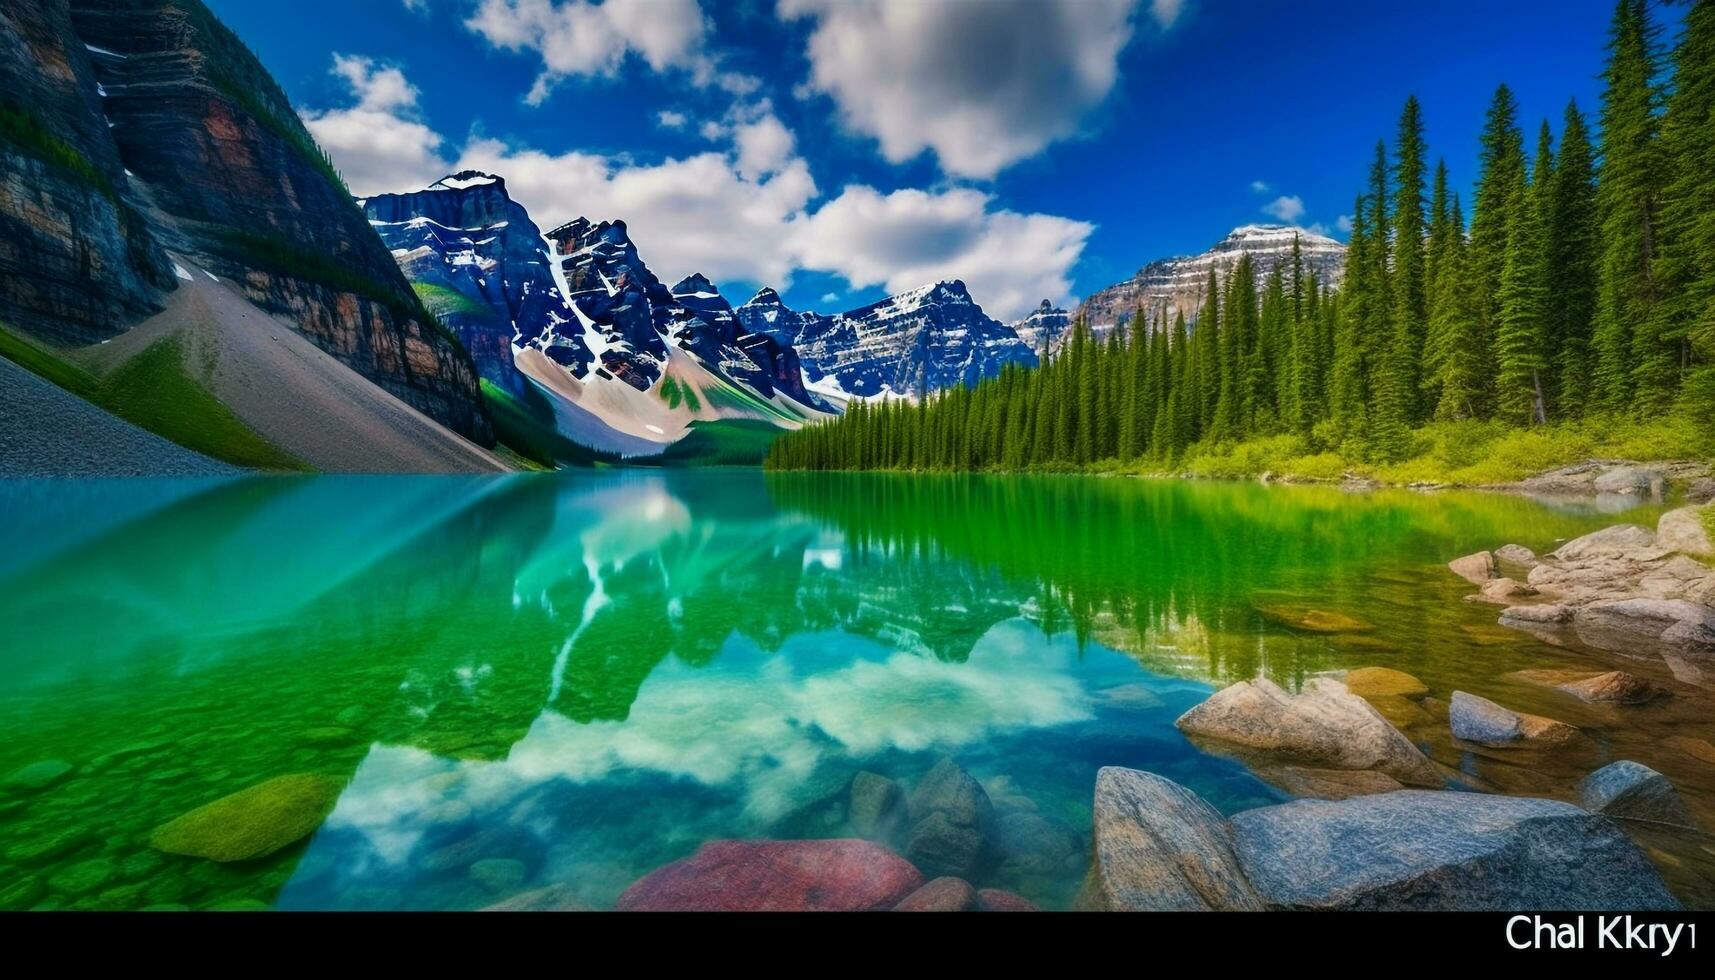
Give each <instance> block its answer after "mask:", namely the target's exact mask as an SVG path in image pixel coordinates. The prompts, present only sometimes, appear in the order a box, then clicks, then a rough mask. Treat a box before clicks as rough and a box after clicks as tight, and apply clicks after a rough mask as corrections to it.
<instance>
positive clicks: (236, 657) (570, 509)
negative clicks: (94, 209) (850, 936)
mask: <svg viewBox="0 0 1715 980" xmlns="http://www.w3.org/2000/svg"><path fill="white" fill-rule="evenodd" d="M1613 510H1614V508H1612V507H1597V506H1595V505H1592V504H1548V503H1542V502H1537V501H1532V500H1527V499H1524V498H1521V497H1513V496H1504V495H1489V494H1474V493H1472V494H1465V493H1442V494H1434V495H1426V494H1418V493H1411V492H1406V491H1377V492H1367V493H1351V492H1345V491H1341V490H1338V489H1333V488H1325V487H1281V486H1274V487H1264V486H1259V485H1253V484H1213V483H1184V482H1166V481H1159V482H1158V481H1144V480H1121V479H1095V478H1088V477H1065V478H1052V477H1041V478H1037V477H1007V478H998V477H997V478H980V477H905V476H890V475H840V474H820V475H809V474H805V475H798V474H778V475H764V474H761V473H758V472H745V471H709V472H677V473H675V472H666V473H661V472H644V471H615V472H612V473H608V474H601V473H586V474H557V475H516V476H500V477H374V478H371V477H303V478H285V477H258V478H249V479H241V480H232V481H214V482H211V481H146V480H116V481H89V482H75V481H39V482H30V481H13V482H5V483H0V536H3V539H4V540H5V542H6V543H7V547H6V548H5V549H4V551H3V552H0V638H3V640H0V642H3V643H4V652H3V656H0V666H3V668H4V669H3V670H0V778H7V777H5V774H7V773H15V772H17V771H19V770H24V771H26V772H28V773H33V774H35V775H36V776H41V777H44V778H41V779H39V780H37V783H39V785H31V786H24V785H20V784H18V783H17V782H14V783H12V784H11V785H9V786H8V787H7V788H5V789H0V908H31V907H46V908H65V907H72V908H144V907H153V906H165V907H190V908H260V907H274V908H283V909H322V908H336V909H442V908H450V909H464V908H479V907H482V906H484V905H488V904H491V903H493V902H496V901H499V900H502V899H505V898H507V897H508V896H509V895H511V894H514V893H517V892H522V891H528V890H530V889H534V888H540V887H543V886H546V885H556V884H557V885H563V886H565V887H566V888H568V889H569V890H570V891H571V892H573V893H575V894H576V896H577V897H578V899H579V900H580V901H582V902H583V903H586V904H588V905H589V906H592V907H596V908H602V907H610V906H611V905H612V903H613V901H614V899H615V898H616V897H617V896H618V894H619V893H620V892H621V891H622V890H623V889H624V888H625V887H626V886H627V885H628V884H629V883H631V882H632V881H634V880H635V879H637V878H638V877H640V876H641V875H643V874H645V873H647V872H648V871H650V870H652V869H654V868H656V867H658V866H660V865H661V864H664V863H666V862H669V861H673V860H676V859H678V858H681V857H684V856H686V855H687V854H689V853H690V852H692V851H693V850H695V849H696V848H697V847H698V846H699V845H700V844H701V843H703V842H705V841H708V840H711V839H717V838H728V837H774V838H798V837H836V836H847V835H849V833H850V832H849V830H848V828H847V825H846V812H845V810H846V798H847V795H846V790H847V786H848V785H849V783H850V781H851V779H852V777H853V775H854V774H855V773H857V772H859V771H862V770H869V771H872V772H876V773H880V774H883V775H886V776H889V777H892V778H894V779H896V780H898V781H899V782H900V783H902V784H903V785H904V786H905V787H906V788H907V789H909V787H910V786H911V785H912V783H913V782H914V781H915V780H916V779H917V778H918V777H919V776H920V775H921V774H922V773H924V772H925V771H927V770H928V769H929V767H930V766H932V765H934V764H935V762H936V761H937V760H939V759H941V758H943V757H948V756H950V757H952V758H953V759H955V760H956V761H957V762H958V763H959V764H960V765H962V766H964V767H965V768H966V769H967V770H968V771H970V772H971V773H972V774H973V775H974V776H975V777H976V778H977V779H979V780H981V781H982V782H983V783H984V784H985V786H986V787H987V788H988V792H989V794H990V796H991V798H992V799H993V800H994V802H995V806H996V809H997V812H999V813H1000V814H1002V815H1003V817H1004V816H1007V815H1013V814H1023V813H1030V814H1034V815H1035V816H1036V817H1038V818H1040V819H1035V820H1023V821H1015V826H1019V827H1030V828H1033V832H1034V833H1036V834H1038V835H1045V836H1047V837H1049V838H1052V839H1051V840H1050V841H1049V842H1048V844H1047V845H1044V846H1043V847H1041V848H1037V849H1036V850H1034V851H1032V850H1031V847H1032V846H1034V844H1033V843H1032V842H1026V846H1025V848H1024V850H1025V851H1027V852H1029V853H1030V854H1034V855H1035V858H1027V859H1021V860H1008V861H1005V862H999V863H997V864H996V865H995V866H993V867H992V868H991V869H990V870H989V871H987V872H985V873H984V876H983V880H980V881H979V882H978V884H979V885H993V886H996V887H1006V888H1011V889H1013V890H1016V891H1018V892H1020V893H1022V894H1024V895H1025V896H1027V897H1029V898H1031V899H1033V900H1035V901H1037V902H1038V903H1040V904H1042V905H1044V906H1046V907H1064V906H1066V905H1067V904H1069V903H1070V901H1071V899H1072V897H1073V894H1074V892H1075V890H1076V887H1077V883H1078V881H1079V879H1080V878H1081V876H1082V873H1083V868H1084V862H1083V859H1082V855H1083V854H1084V853H1085V850H1086V849H1087V847H1088V835H1089V826H1090V795H1091V789H1092V786H1093V784H1094V779H1095V773H1096V770H1097V768H1099V767H1100V766H1104V765H1122V766H1131V767H1135V768H1141V769H1148V770H1152V771H1155V772H1158V773H1161V774H1163V775H1166V776H1168V777H1169V778H1172V779H1174V780H1177V781H1179V782H1181V783H1183V784H1185V785H1187V786H1189V787H1190V788H1192V789H1194V790H1195V791H1197V792H1198V793H1200V794H1202V795H1203V796H1204V797H1205V798H1206V799H1208V800H1209V801H1210V802H1211V803H1213V804H1214V805H1215V806H1216V807H1218V808H1220V809H1221V810H1223V811H1226V812H1233V811H1237V810H1242V809H1245V808H1249V807H1254V806H1259V805H1265V804H1269V803H1273V802H1278V801H1281V800H1284V799H1287V798H1289V797H1288V796H1287V795H1286V794H1285V793H1284V792H1283V791H1282V790H1280V789H1278V788H1276V787H1275V786H1273V785H1271V784H1270V783H1269V782H1268V781H1266V779H1265V778H1263V776H1264V775H1266V774H1264V773H1260V772H1259V771H1258V770H1254V769H1253V768H1251V767H1250V766H1248V765H1247V764H1246V763H1245V762H1244V761H1242V760H1239V759H1235V758H1229V757H1225V756H1223V755H1218V754H1213V753H1211V752H1205V751H1201V750H1199V749H1198V748H1197V747H1195V746H1193V745H1191V744H1190V743H1189V742H1187V741H1186V740H1185V739H1184V738H1183V737H1181V736H1180V734H1179V733H1178V732H1177V730H1175V729H1174V727H1173V720H1174V719H1175V718H1176V717H1178V715H1179V714H1181V713H1182V712H1183V711H1185V710H1186V709H1187V708H1189V707H1190V706H1192V705H1193V704H1196V703H1197V702H1198V701H1200V700H1201V699H1203V698H1204V697H1206V696H1207V695H1208V694H1209V693H1210V692H1211V691H1213V690H1215V689H1217V688H1218V687H1219V686H1221V685H1224V684H1226V683H1230V682H1232V681H1235V680H1240V679H1246V678H1250V677H1254V676H1257V675H1258V674H1263V675H1267V676H1269V677H1271V678H1274V679H1275V680H1277V681H1279V682H1281V683H1283V684H1286V685H1288V686H1293V685H1296V684H1298V683H1301V682H1302V681H1303V679H1304V678H1306V677H1308V676H1310V675H1311V674H1313V673H1315V672H1318V671H1325V670H1336V669H1340V668H1350V667H1358V666H1366V665H1385V666H1390V667H1395V668H1398V669H1401V670H1404V671H1407V672H1409V673H1412V674H1415V675H1416V676H1418V677H1420V678H1421V679H1422V680H1424V681H1425V682H1426V683H1427V684H1428V685H1429V687H1430V689H1431V691H1432V695H1433V699H1432V701H1431V702H1429V703H1430V704H1431V705H1432V706H1433V704H1434V703H1435V701H1444V700H1445V699H1446V698H1447V697H1448V696H1449V694H1450V693H1451V691H1452V690H1453V689H1455V688H1458V689H1461V690H1468V691H1472V692H1474V693H1478V694H1482V695H1485V696H1489V697H1493V698H1495V699H1497V700H1500V701H1502V702H1503V703H1505V704H1507V705H1509V706H1512V707H1515V708H1519V709H1522V710H1527V711H1534V712H1537V713H1540V714H1547V715H1550V716H1553V717H1556V718H1560V719H1561V720H1564V721H1567V722H1570V723H1573V724H1576V725H1579V726H1580V727H1581V728H1583V729H1584V730H1585V732H1586V734H1588V735H1590V736H1591V738H1590V740H1589V745H1588V746H1587V750H1586V751H1582V752H1580V753H1575V754H1574V755H1573V756H1572V757H1567V756H1565V755H1555V756H1552V757H1543V758H1536V757H1532V756H1530V755H1517V754H1509V753H1506V752H1500V751H1496V752H1491V753H1486V754H1482V755H1478V754H1474V753H1470V752H1466V751H1462V750H1461V749H1460V748H1458V747H1456V746H1454V745H1453V744H1452V743H1451V741H1450V738H1449V737H1448V736H1447V735H1446V734H1445V731H1444V729H1445V722H1444V719H1443V720H1441V721H1438V722H1435V723H1434V724H1425V725H1424V726H1422V727H1421V729H1414V730H1412V731H1411V732H1410V733H1411V734H1412V736H1413V737H1414V738H1416V739H1418V740H1419V741H1420V742H1421V743H1422V744H1423V745H1424V746H1425V748H1426V749H1427V750H1428V751H1429V752H1430V754H1431V755H1432V756H1433V757H1434V758H1435V759H1436V760H1437V761H1438V762H1441V763H1443V764H1445V765H1447V766H1449V767H1451V768H1452V769H1454V770H1457V771H1458V772H1460V773H1462V774H1463V775H1464V776H1465V777H1466V778H1467V779H1468V781H1469V783H1470V784H1471V785H1472V786H1473V787H1476V788H1483V789H1489V790H1497V791H1503V792H1512V793H1530V794H1536V795H1551V796H1557V797H1561V798H1568V799H1570V798H1575V792H1576V790H1575V787H1576V783H1577V780H1578V778H1580V777H1581V776H1582V775H1583V774H1584V773H1587V772H1589V771H1590V770H1592V769H1594V768H1596V767H1597V766H1599V765H1601V764H1603V763H1605V762H1607V761H1612V760H1613V759H1617V758H1633V759H1637V760H1639V761H1642V762H1645V763H1646V764H1648V765H1651V766H1653V767H1654V768H1656V769H1658V770H1660V771H1662V772H1664V773H1666V774H1667V775H1668V776H1669V777H1670V778H1672V779H1673V780H1674V781H1675V782H1676V783H1677V784H1678V785H1679V786H1680V787H1681V789H1682V791H1683V792H1684V793H1685V794H1686V796H1687V797H1688V799H1689V801H1690V802H1691V804H1692V806H1693V808H1694V809H1695V810H1696V811H1698V813H1699V815H1700V816H1703V817H1704V819H1705V820H1706V821H1710V818H1711V817H1715V813H1712V812H1711V810H1712V803H1715V777H1712V773H1715V766H1711V764H1710V763H1708V762H1705V761H1699V760H1698V759H1696V758H1694V757H1692V756H1690V755H1687V754H1686V753H1685V752H1683V751H1680V750H1678V749H1676V748H1674V747H1672V746H1671V745H1669V744H1667V743H1666V741H1665V740H1666V739H1667V738H1668V737H1669V736H1674V735H1679V736H1690V737H1697V738H1703V739H1715V711H1711V710H1710V709H1711V702H1710V696H1709V692H1707V691H1704V690H1701V689H1699V688H1697V687H1694V686H1691V685H1689V684H1686V683H1683V682H1681V681H1679V680H1678V679H1676V678H1674V677H1673V676H1672V674H1671V672H1669V671H1668V670H1667V669H1666V667H1664V666H1663V665H1662V664H1661V663H1660V662H1659V661H1654V660H1636V661H1631V660H1627V661H1616V660H1615V659H1614V658H1612V657H1609V656H1605V655H1600V654H1596V653H1593V652H1591V651H1585V650H1579V649H1574V648H1568V647H1560V646H1555V645H1550V644H1548V643H1545V642H1542V641H1540V640H1537V639H1533V638H1531V637H1528V636H1526V635H1524V634H1521V633H1517V632H1514V631H1511V630H1507V629H1504V628H1501V627H1498V626H1496V625H1495V616H1496V613H1497V609H1496V608H1495V607H1493V606H1486V605H1477V604H1471V603H1466V602H1464V601H1462V597H1463V596H1464V595H1465V594H1467V593H1468V592H1470V591H1472V590H1471V589H1470V588H1469V587H1468V586H1467V585H1466V583H1464V582H1462V581H1460V580H1459V579H1457V578H1455V577H1454V576H1453V575H1452V574H1451V573H1449V572H1448V571H1447V570H1446V568H1445V564H1444V563H1445V562H1446V561H1447V560H1448V559H1450V558H1453V557H1457V556H1459V555H1462V554H1466V553H1468V552H1471V551H1474V550H1477V549H1479V548H1490V547H1495V546H1498V545H1500V544H1503V543H1506V542H1517V543H1520V544H1524V545H1527V546H1529V547H1532V548H1536V549H1538V550H1543V549H1547V548H1550V547H1552V546H1553V545H1554V543H1555V542H1557V541H1560V540H1564V539H1566V538H1570V537H1573V536H1576V535H1578V534H1582V533H1584V532H1587V531H1590V530H1594V529H1596V528H1598V527H1602V526H1605V525H1607V524H1610V523H1614V522H1616V521H1617V520H1620V519H1625V520H1637V521H1640V522H1642V523H1650V524H1653V522H1654V519H1655V517H1656V516H1657V514H1658V513H1659V508H1656V507H1652V506H1644V507H1640V508H1637V509H1635V510H1633V511H1630V512H1627V513H1626V514H1625V515H1624V516H1623V518H1622V517H1617V516H1616V514H1615V513H1612V512H1611V511H1613ZM1283 606H1284V607H1294V608H1307V609H1316V610H1321V611H1327V612H1337V613H1341V614H1344V615H1346V616H1351V617H1355V618H1356V619H1359V620H1361V621H1363V622H1364V623H1365V624H1367V625H1368V626H1369V628H1368V629H1366V630H1364V631H1362V632H1355V633H1349V634H1338V635H1314V634H1303V633H1297V632H1293V631H1291V630H1289V629H1286V628H1282V627H1279V626H1277V625H1274V624H1273V623H1272V622H1271V620H1270V619H1269V618H1267V617H1266V616H1265V615H1264V613H1263V610H1267V609H1271V608H1276V607H1283ZM1614 666H1623V667H1624V668H1625V669H1627V670H1630V671H1632V672H1633V673H1636V674H1639V675H1640V676H1643V677H1646V678H1648V679H1650V680H1652V681H1655V682H1657V683H1660V684H1662V685H1664V686H1667V687H1669V688H1671V689H1672V690H1673V691H1674V692H1675V695H1676V696H1675V697H1674V698H1673V699H1672V700H1669V701H1666V702H1662V703H1659V704H1656V705H1652V706H1646V707H1632V708H1606V709H1597V708H1592V707H1590V706H1586V705H1582V704H1581V703H1578V702H1575V701H1573V700H1572V699H1570V698H1568V697H1565V696H1563V695H1559V694H1556V693H1555V692H1552V691H1548V690H1545V689H1541V688H1536V687H1532V686H1530V685H1525V684H1521V683H1518V682H1516V681H1514V680H1511V679H1509V678H1508V677H1507V676H1506V675H1508V674H1509V673H1510V672H1512V671H1516V670H1519V669H1523V668H1529V667H1594V668H1596V669H1612V668H1613V667H1614ZM26 767H28V768H26ZM293 773H316V774H321V775H324V776H327V777H331V778H332V779H334V780H337V785H339V786H341V787H343V788H342V789H340V790H339V792H338V801H337V804H336V805H335V807H334V809H333V811H332V814H331V815H330V816H329V817H328V818H327V820H326V821H325V822H324V823H323V824H322V825H321V826H320V827H319V829H318V830H316V832H315V833H314V834H313V835H312V836H311V837H310V838H309V839H308V840H307V841H305V842H301V843H298V844H296V845H293V846H291V847H287V848H285V849H284V850H281V851H278V852H276V853H274V854H272V855H270V856H268V857H265V858H261V859H259V860H254V861H247V862H240V863H233V864H217V863H215V862H212V861H208V860H204V859H200V858H190V857H180V856H175V855H168V854H163V853H161V852H160V851H157V850H155V849H154V848H153V847H152V846H151V844H150V837H151V835H152V833H153V832H154V831H155V829H156V828H157V827H159V826H160V825H162V824H163V823H166V822H167V821H170V820H172V819H174V818H176V817H178V816H180V815H181V814H184V813H186V812H187V811H191V810H194V809H195V808H197V807H199V806H202V805H204V804H207V803H209V802H211V801H214V800H216V799H219V798H222V797H225V796H227V795H229V794H232V793H236V792H238V791H240V790H244V789H245V788H247V787H250V786H254V785H256V784H258V783H261V782H263V781H265V780H268V779H271V778H273V777H277V776H282V775H286V774H293ZM1711 825H1715V821H1711ZM1034 843H1036V844H1039V843H1042V842H1041V841H1036V842H1034ZM1647 843H1648V846H1650V847H1651V848H1652V849H1653V850H1652V857H1653V858H1654V859H1655V860H1656V861H1657V863H1658V865H1659V866H1661V867H1662V869H1663V871H1664V873H1665V874H1666V875H1667V876H1668V878H1669V881H1670V884H1671V885H1672V886H1673V887H1674V888H1675V890H1676V891H1677V892H1678V893H1679V894H1680V895H1681V896H1682V897H1683V898H1685V899H1686V900H1687V901H1688V902H1691V903H1693V904H1698V905H1702V906H1705V907H1707V906H1711V905H1715V896H1712V891H1715V887H1712V883H1715V872H1712V871H1711V863H1712V862H1715V850H1712V848H1711V847H1710V845H1709V844H1708V842H1707V841H1706V840H1702V839H1696V838H1691V839H1676V838H1666V839H1661V840H1651V841H1649V842H1647ZM1067 853H1072V854H1074V855H1075V857H1074V858H1073V859H1071V860H1060V859H1058V858H1056V859H1044V858H1042V855H1043V854H1048V855H1050V856H1053V855H1059V856H1060V857H1064V855H1065V854H1067Z"/></svg>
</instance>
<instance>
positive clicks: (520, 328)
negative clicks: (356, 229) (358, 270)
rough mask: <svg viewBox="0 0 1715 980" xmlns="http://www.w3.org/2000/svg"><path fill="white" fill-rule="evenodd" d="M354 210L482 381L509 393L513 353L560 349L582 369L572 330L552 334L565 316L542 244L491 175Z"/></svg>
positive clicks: (378, 199) (468, 175)
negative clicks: (548, 345)
mask: <svg viewBox="0 0 1715 980" xmlns="http://www.w3.org/2000/svg"><path fill="white" fill-rule="evenodd" d="M358 204H359V205H360V206H361V207H362V208H363V211H364V214H365V215H367V216H368V218H369V224H370V226H371V227H373V228H374V229H375V231H376V232H377V233H378V234H379V235H380V236H381V240H382V241H383V242H384V243H386V245H387V247H388V248H389V249H391V250H392V252H393V258H394V260H395V261H397V262H398V263H399V267H400V269H402V270H403V271H404V273H405V278H407V279H409V280H410V281H411V283H412V285H413V286H414V287H415V288H416V290H417V292H418V294H419V295H420V296H422V298H423V301H424V304H425V305H427V306H428V307H429V309H430V311H431V312H433V313H434V314H435V315H436V316H438V317H439V318H440V320H441V322H442V323H444V324H446V325H447V326H448V327H450V328H451V329H452V330H454V331H455V332H456V333H457V334H458V336H459V339H460V340H461V341H463V342H464V345H465V347H466V348H468V349H469V350H470V352H471V357H472V358H473V359H474V360H475V361H476V366H477V370H478V372H479V373H481V375H482V376H483V377H484V378H487V379H488V380H490V381H492V382H494V383H495V384H498V385H500V386H501V387H502V388H505V389H507V390H509V391H513V392H518V391H520V390H522V385H523V384H524V379H523V376H522V375H521V374H519V373H518V370H517V368H516V367H515V366H514V365H513V347H514V346H525V345H530V344H535V345H537V346H543V345H544V344H545V341H544V339H543V338H544V337H548V336H552V337H554V343H556V344H561V345H563V348H562V349H561V350H560V351H557V352H556V359H558V360H559V361H560V362H561V363H562V364H565V365H566V366H568V367H574V366H575V367H578V368H582V367H584V366H587V365H588V364H589V363H590V360H591V357H590V351H589V348H588V347H587V345H586V344H585V342H584V338H583V335H582V333H581V332H580V331H575V330H574V331H566V333H567V336H563V337H562V336H560V335H559V334H558V333H556V332H555V328H556V327H557V326H560V325H563V324H566V323H569V322H572V321H573V320H574V315H573V314H572V312H571V311H570V310H569V309H568V308H567V306H566V304H565V302H564V300H562V298H561V296H560V291H559V289H558V287H557V284H556V282H555V280H554V275H553V271H552V267H553V260H552V257H551V256H550V255H549V251H548V242H547V241H546V239H544V238H543V237H542V232H541V231H540V230H539V229H538V228H537V227H536V224H535V222H533V221H531V220H530V215H529V213H528V212H526V211H525V210H524V207H523V205H521V204H518V203H517V202H516V201H513V200H512V198H511V197H509V196H508V195H507V193H506V181H504V180H502V179H501V178H499V177H496V176H494V175H493V174H485V173H479V172H477V171H463V172H461V173H456V174H452V175H449V176H447V177H443V178H441V179H440V180H437V181H435V182H434V183H433V184H430V185H429V186H428V187H426V188H424V189H422V190H420V191H416V192H413V193H406V194H380V195H377V196H375V197H371V198H366V199H363V200H360V201H359V202H358Z"/></svg>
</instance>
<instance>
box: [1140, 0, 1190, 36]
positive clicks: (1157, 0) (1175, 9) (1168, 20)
mask: <svg viewBox="0 0 1715 980" xmlns="http://www.w3.org/2000/svg"><path fill="white" fill-rule="evenodd" d="M1184 10H1185V0H1150V3H1149V15H1150V16H1151V17H1154V18H1155V22H1156V23H1157V24H1159V25H1161V27H1162V28H1163V29H1166V28H1169V27H1172V26H1173V24H1174V23H1175V22H1176V21H1178V20H1179V15H1180V14H1181V13H1183V12H1184Z"/></svg>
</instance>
